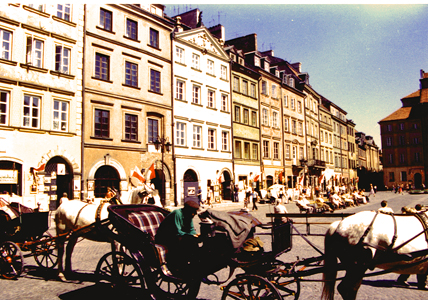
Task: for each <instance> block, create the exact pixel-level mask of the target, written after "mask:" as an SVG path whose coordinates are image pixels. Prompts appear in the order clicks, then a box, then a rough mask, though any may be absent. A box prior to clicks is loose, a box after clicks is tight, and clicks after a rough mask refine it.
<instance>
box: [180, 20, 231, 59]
mask: <svg viewBox="0 0 428 300" xmlns="http://www.w3.org/2000/svg"><path fill="white" fill-rule="evenodd" d="M176 38H177V39H179V40H183V41H186V42H188V43H190V44H194V45H196V46H198V47H199V48H201V51H204V50H206V51H207V52H211V53H214V54H216V55H219V56H222V58H223V59H227V60H228V59H229V57H228V55H227V54H226V52H225V51H224V50H223V46H222V45H220V43H219V42H217V40H216V39H215V38H214V37H213V36H212V35H211V33H210V32H209V31H208V30H207V29H206V28H196V29H192V30H187V31H183V32H180V33H176Z"/></svg>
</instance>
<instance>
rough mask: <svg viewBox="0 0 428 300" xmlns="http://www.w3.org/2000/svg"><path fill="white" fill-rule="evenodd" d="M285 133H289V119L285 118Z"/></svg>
mask: <svg viewBox="0 0 428 300" xmlns="http://www.w3.org/2000/svg"><path fill="white" fill-rule="evenodd" d="M284 131H288V118H284Z"/></svg>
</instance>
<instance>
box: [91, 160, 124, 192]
mask: <svg viewBox="0 0 428 300" xmlns="http://www.w3.org/2000/svg"><path fill="white" fill-rule="evenodd" d="M119 185H120V177H119V173H118V172H117V171H116V169H115V168H113V167H111V166H102V167H100V168H99V169H98V170H97V171H96V172H95V191H94V195H95V198H104V197H105V195H106V194H107V188H108V187H109V188H115V189H116V190H117V191H120V187H119Z"/></svg>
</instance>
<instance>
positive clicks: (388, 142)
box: [386, 137, 392, 146]
mask: <svg viewBox="0 0 428 300" xmlns="http://www.w3.org/2000/svg"><path fill="white" fill-rule="evenodd" d="M386 145H387V146H392V138H391V137H387V138H386Z"/></svg>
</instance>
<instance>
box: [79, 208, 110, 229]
mask: <svg viewBox="0 0 428 300" xmlns="http://www.w3.org/2000/svg"><path fill="white" fill-rule="evenodd" d="M89 204H90V203H87V204H85V205H84V206H83V207H82V208H81V209H80V210H79V212H78V213H77V216H76V220H75V221H74V226H73V227H76V224H77V221H78V220H79V217H80V213H81V212H82V210H83V209H84V208H85V207H86V206H88V205H89ZM105 204H107V202H101V203H100V205H98V207H97V210H96V211H95V221H96V222H99V221H101V211H102V209H103V207H104V205H105Z"/></svg>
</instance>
